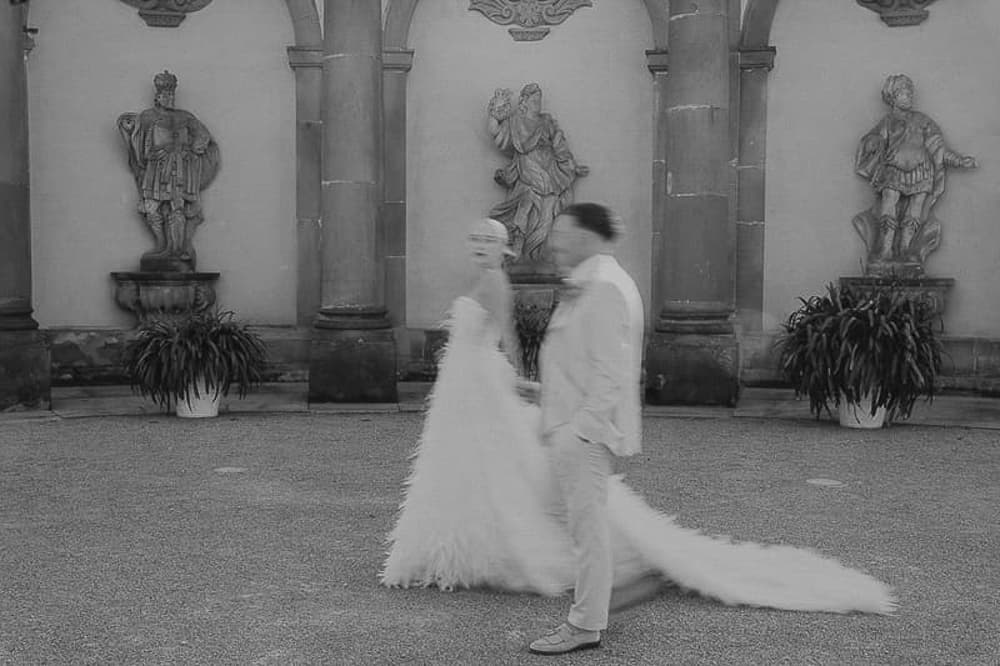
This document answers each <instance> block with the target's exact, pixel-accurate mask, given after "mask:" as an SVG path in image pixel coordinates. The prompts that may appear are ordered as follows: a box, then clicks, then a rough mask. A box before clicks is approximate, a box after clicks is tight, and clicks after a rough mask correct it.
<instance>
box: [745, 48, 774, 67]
mask: <svg viewBox="0 0 1000 666" xmlns="http://www.w3.org/2000/svg"><path fill="white" fill-rule="evenodd" d="M776 54H777V49H775V48H774V47H773V46H765V47H764V48H759V49H744V48H741V49H740V50H739V61H740V69H741V70H748V69H766V70H767V71H771V70H772V69H774V56H775V55H776Z"/></svg>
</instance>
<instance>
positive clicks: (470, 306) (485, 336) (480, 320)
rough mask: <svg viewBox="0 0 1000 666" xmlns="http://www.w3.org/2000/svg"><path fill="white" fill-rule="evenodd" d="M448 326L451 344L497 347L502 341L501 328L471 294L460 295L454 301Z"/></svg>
mask: <svg viewBox="0 0 1000 666" xmlns="http://www.w3.org/2000/svg"><path fill="white" fill-rule="evenodd" d="M448 328H449V332H450V338H449V342H450V343H451V344H463V343H464V344H470V345H483V346H486V347H496V346H497V345H498V344H499V343H500V328H499V327H498V326H497V325H496V323H495V322H494V321H493V319H492V318H491V317H490V315H489V313H488V312H487V311H486V308H484V307H483V306H482V305H481V304H480V303H479V301H477V300H476V299H474V298H472V297H471V296H459V297H458V298H456V299H455V300H454V301H453V302H452V304H451V321H450V322H449V326H448Z"/></svg>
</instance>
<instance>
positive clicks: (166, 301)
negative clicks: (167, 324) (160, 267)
mask: <svg viewBox="0 0 1000 666" xmlns="http://www.w3.org/2000/svg"><path fill="white" fill-rule="evenodd" d="M111 277H112V279H114V281H115V284H116V285H117V286H116V288H115V301H116V302H117V303H118V305H120V306H121V307H122V308H124V309H125V310H128V311H129V312H131V313H132V314H134V315H135V316H136V319H137V320H138V323H139V324H143V323H146V322H149V321H173V320H178V319H183V318H184V317H187V316H190V315H191V314H193V313H196V312H202V311H204V310H206V309H208V308H209V307H211V306H212V305H214V304H215V282H216V281H217V280H218V279H219V273H177V272H159V271H139V272H135V273H125V272H122V273H112V274H111Z"/></svg>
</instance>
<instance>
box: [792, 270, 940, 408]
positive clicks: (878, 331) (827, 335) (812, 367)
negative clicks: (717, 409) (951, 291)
mask: <svg viewBox="0 0 1000 666" xmlns="http://www.w3.org/2000/svg"><path fill="white" fill-rule="evenodd" d="M799 300H800V301H801V303H802V305H801V306H800V307H799V308H798V309H797V310H796V311H795V312H793V313H791V315H789V317H788V320H787V321H786V322H785V323H784V324H783V333H782V335H781V336H780V337H779V339H778V341H777V347H778V357H779V363H780V368H781V371H782V373H783V375H784V376H785V378H786V379H787V380H788V381H789V382H790V383H791V385H792V387H793V388H794V389H795V394H796V396H803V395H805V396H808V397H809V410H810V411H811V412H812V413H813V414H815V416H816V418H817V419H818V418H819V416H820V413H821V412H822V411H823V410H824V409H825V410H826V411H827V413H830V414H831V415H832V412H831V411H830V405H831V404H833V405H836V406H837V407H838V410H839V417H840V423H841V425H844V426H848V427H860V428H878V427H881V426H882V425H883V424H884V422H886V421H888V422H892V421H893V420H894V419H896V418H902V419H905V418H908V417H909V416H910V414H911V412H912V410H913V405H914V403H915V402H916V399H917V398H918V397H920V396H924V397H925V398H926V399H927V400H930V399H932V398H933V396H934V391H935V383H934V382H935V378H936V377H937V375H938V373H939V372H940V370H941V353H942V345H941V341H940V339H939V338H938V337H937V334H936V330H935V329H936V328H937V326H936V324H938V323H939V322H940V315H939V314H938V312H937V310H936V308H935V307H934V303H933V302H932V301H931V300H930V299H928V298H923V297H919V296H914V295H913V294H912V293H911V292H908V291H906V290H904V289H903V288H902V287H901V286H900V285H899V284H898V283H897V282H895V281H892V280H889V281H888V282H886V283H885V284H882V285H877V286H876V287H874V288H873V289H870V290H869V289H864V290H863V289H858V288H856V287H855V288H852V287H838V286H835V285H833V284H831V285H829V286H828V287H827V293H826V294H825V295H822V296H813V297H811V298H809V299H799Z"/></svg>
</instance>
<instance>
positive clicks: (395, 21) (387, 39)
mask: <svg viewBox="0 0 1000 666" xmlns="http://www.w3.org/2000/svg"><path fill="white" fill-rule="evenodd" d="M419 1H420V0H389V5H388V7H387V8H386V18H385V30H384V33H383V37H382V47H383V48H384V49H387V50H405V49H407V44H408V42H409V35H410V24H411V23H412V22H413V12H414V10H416V8H417V3H418V2H419ZM642 2H643V4H644V5H645V6H646V11H647V12H649V20H650V21H651V22H652V24H653V43H654V44H655V46H656V48H657V49H663V48H666V46H667V20H668V17H669V11H670V8H669V6H668V4H669V0H642Z"/></svg>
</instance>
